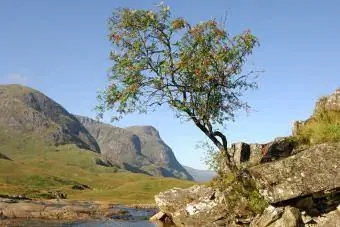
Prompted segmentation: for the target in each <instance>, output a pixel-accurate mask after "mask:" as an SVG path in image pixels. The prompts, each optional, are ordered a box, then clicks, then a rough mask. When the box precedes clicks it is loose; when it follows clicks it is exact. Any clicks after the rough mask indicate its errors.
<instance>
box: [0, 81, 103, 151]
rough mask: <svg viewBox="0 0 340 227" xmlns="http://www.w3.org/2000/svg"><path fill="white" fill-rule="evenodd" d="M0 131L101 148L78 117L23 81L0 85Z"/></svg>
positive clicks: (87, 147) (49, 141)
mask: <svg viewBox="0 0 340 227" xmlns="http://www.w3.org/2000/svg"><path fill="white" fill-rule="evenodd" d="M0 133H3V134H6V135H9V136H11V135H12V136H18V135H20V136H24V135H28V136H30V137H32V136H33V137H35V138H41V139H43V140H44V141H45V142H47V143H49V144H53V145H62V144H68V143H72V144H76V145H77V146H79V147H80V148H84V149H88V150H92V151H94V152H97V153H99V152H100V151H99V147H98V144H97V143H96V141H95V139H94V138H93V137H92V136H91V135H90V134H89V132H88V131H87V130H86V129H85V128H84V127H83V125H82V124H81V123H80V122H79V121H78V120H77V118H75V117H74V116H73V115H72V114H70V113H69V112H67V111H66V110H65V109H64V108H63V107H62V106H61V105H59V104H58V103H56V102H55V101H53V100H52V99H50V98H49V97H47V96H45V95H44V94H42V93H41V92H39V91H36V90H34V89H31V88H28V87H25V86H22V85H0Z"/></svg>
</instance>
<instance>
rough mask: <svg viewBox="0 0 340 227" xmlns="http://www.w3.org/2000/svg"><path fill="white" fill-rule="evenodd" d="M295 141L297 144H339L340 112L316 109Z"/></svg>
mask: <svg viewBox="0 0 340 227" xmlns="http://www.w3.org/2000/svg"><path fill="white" fill-rule="evenodd" d="M295 139H296V140H297V142H298V143H299V144H319V143H326V142H340V111H326V110H324V109H318V110H317V111H316V113H315V114H314V115H313V116H312V118H311V119H310V120H309V121H308V122H307V123H306V124H305V125H304V126H302V127H301V128H300V129H299V131H298V133H297V135H296V137H295Z"/></svg>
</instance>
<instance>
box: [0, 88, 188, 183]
mask: <svg viewBox="0 0 340 227" xmlns="http://www.w3.org/2000/svg"><path fill="white" fill-rule="evenodd" d="M12 139H15V140H18V141H21V142H20V145H18V146H20V147H25V144H26V143H27V142H28V141H30V142H32V141H36V142H35V143H34V144H35V145H34V146H35V147H36V148H34V149H41V148H40V147H39V146H45V145H48V146H49V145H52V146H59V145H66V144H75V145H76V146H77V147H79V148H82V149H83V150H90V151H93V152H95V153H98V154H99V156H93V158H94V159H95V161H96V163H97V164H100V165H106V166H110V167H113V166H116V167H120V168H121V169H125V170H128V171H130V172H135V173H144V174H147V175H151V176H165V177H175V178H180V179H186V180H192V179H193V178H192V177H191V176H190V174H189V173H188V172H187V171H186V170H185V169H184V168H183V167H182V166H181V164H179V163H178V161H177V160H176V157H175V156H174V154H173V152H172V150H171V148H169V146H167V145H166V144H165V143H164V141H163V140H162V139H161V138H160V136H159V133H158V131H157V130H156V129H155V128H153V127H152V126H134V127H129V128H126V129H124V128H118V127H114V126H112V125H109V124H104V123H101V122H98V121H95V120H92V119H90V118H87V117H81V116H75V115H72V114H71V113H69V112H67V110H65V109H64V108H63V107H62V106H61V105H60V104H58V103H56V102H55V101H53V100H52V99H50V98H49V97H47V96H46V95H44V94H43V93H41V92H39V91H37V90H34V89H32V88H29V87H25V86H22V85H0V145H6V144H7V145H6V146H7V147H11V146H12V145H10V144H8V143H9V141H11V140H12ZM41 142H43V143H44V144H45V145H41ZM38 144H40V145H38ZM16 146H17V145H16ZM34 149H33V148H30V149H27V150H34ZM4 155H7V157H11V155H8V154H6V153H5V154H4ZM4 158H5V156H3V157H2V159H4Z"/></svg>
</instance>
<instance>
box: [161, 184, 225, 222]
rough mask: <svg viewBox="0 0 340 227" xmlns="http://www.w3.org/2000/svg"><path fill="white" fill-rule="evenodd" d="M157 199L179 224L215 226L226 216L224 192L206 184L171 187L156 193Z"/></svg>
mask: <svg viewBox="0 0 340 227" xmlns="http://www.w3.org/2000/svg"><path fill="white" fill-rule="evenodd" d="M155 201H156V204H157V205H158V207H159V209H160V210H161V211H162V212H164V213H165V214H166V215H167V216H169V217H171V219H172V221H173V222H174V223H175V224H176V225H177V226H215V224H214V222H215V221H219V220H220V219H221V218H223V217H224V216H225V215H224V213H223V212H224V204H223V201H224V196H223V195H222V193H219V192H218V191H216V190H214V189H212V188H211V187H207V186H204V185H195V186H192V187H190V188H187V189H181V188H174V189H170V190H168V191H165V192H161V193H159V194H158V195H156V196H155Z"/></svg>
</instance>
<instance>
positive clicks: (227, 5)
mask: <svg viewBox="0 0 340 227" xmlns="http://www.w3.org/2000/svg"><path fill="white" fill-rule="evenodd" d="M165 2H166V3H167V4H168V5H170V7H171V9H172V11H173V13H174V15H175V16H184V17H186V18H187V19H188V20H189V21H190V22H192V23H197V22H199V21H204V20H208V19H211V18H217V19H219V18H221V17H223V16H224V15H226V14H227V15H228V22H227V27H228V29H229V31H230V33H231V34H237V33H239V32H241V31H243V30H245V29H248V28H249V29H251V31H252V32H253V33H254V34H255V35H256V36H257V37H258V38H259V40H260V43H261V46H260V47H259V48H257V49H256V50H255V52H254V54H253V56H252V57H251V58H250V59H249V64H255V66H256V68H258V69H263V70H265V72H264V73H263V74H262V75H261V76H260V77H259V78H258V80H257V82H258V84H259V89H258V90H256V91H252V92H249V93H247V94H246V95H245V97H244V98H245V99H247V100H248V101H249V104H250V105H251V106H252V107H253V111H252V112H251V113H250V114H249V115H248V116H247V115H246V114H244V113H241V114H240V115H239V117H238V118H237V119H236V121H235V122H234V123H230V124H228V128H227V130H226V131H225V133H226V134H227V135H228V138H229V141H230V142H234V141H246V142H267V141H269V140H271V139H273V138H275V137H278V136H285V135H289V134H290V133H291V126H292V123H293V121H294V120H298V119H306V118H307V117H308V116H309V115H310V114H311V113H312V110H313V107H314V103H315V101H316V100H317V98H318V97H320V96H322V95H327V94H329V93H331V92H333V91H334V90H335V89H336V88H337V87H340V73H339V65H340V58H339V53H340V41H339V40H340V39H339V37H340V25H339V22H340V3H339V2H338V1H335V0H334V1H317V0H315V1H311V0H308V1H307V0H301V1H293V0H286V1H270V0H262V1H254V0H249V1H245V0H244V1H242V0H233V1H232V0H209V1H197V0H196V1H194V0H185V1H179V0H177V1H174V0H173V1H165ZM156 3H158V1H137V0H134V1H132V0H125V1H123V0H121V1H120V0H110V1H107V0H101V1H85V0H83V1H81V0H72V1H68V0H58V1H52V0H50V1H46V0H31V1H26V0H21V1H18V0H1V1H0V83H22V84H26V85H29V86H31V87H34V88H36V89H38V90H40V91H42V92H44V93H45V94H46V95H48V96H49V97H51V98H53V99H54V100H56V101H57V102H58V103H60V104H62V105H63V106H64V107H65V108H66V109H67V110H68V111H69V112H72V113H76V114H80V115H85V116H89V117H94V116H95V113H94V112H93V111H92V109H93V107H94V106H95V105H96V103H97V100H96V92H97V91H98V90H101V89H103V88H104V86H105V85H106V83H107V78H106V75H107V70H108V69H109V67H110V61H109V60H108V53H109V50H110V44H109V42H108V40H107V36H106V35H107V27H106V25H107V24H106V22H107V19H108V18H109V16H110V15H111V12H112V11H113V10H114V9H115V8H117V7H132V8H152V7H153V5H154V4H156ZM108 119H109V118H108V117H106V118H105V119H104V120H105V121H106V122H108ZM115 124H116V125H118V126H121V127H126V126H130V125H153V126H155V127H156V128H157V129H158V130H159V131H160V134H161V136H162V138H163V139H164V140H165V141H166V143H168V144H169V146H170V147H172V149H173V151H174V153H175V155H176V157H177V159H178V160H179V161H180V162H181V163H182V164H185V165H189V166H192V167H195V168H205V166H204V164H203V163H202V158H203V156H204V155H203V153H202V152H201V151H200V150H196V149H195V146H196V144H197V142H198V141H201V140H205V137H204V135H203V134H202V133H201V132H200V131H199V129H196V128H195V127H194V126H193V125H192V124H190V123H181V122H180V120H178V119H176V118H174V115H173V113H172V112H171V111H170V110H168V109H166V108H162V109H160V110H159V111H157V112H155V113H153V114H149V115H147V116H146V115H141V116H140V115H131V116H127V117H126V118H125V119H124V120H122V121H120V122H118V123H115Z"/></svg>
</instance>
